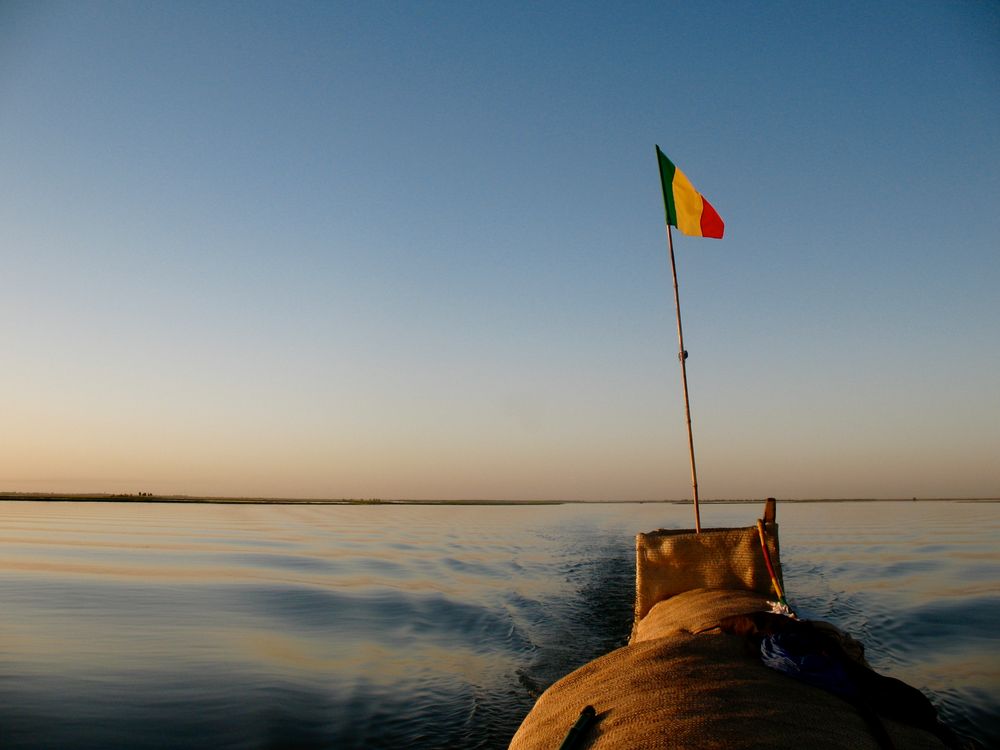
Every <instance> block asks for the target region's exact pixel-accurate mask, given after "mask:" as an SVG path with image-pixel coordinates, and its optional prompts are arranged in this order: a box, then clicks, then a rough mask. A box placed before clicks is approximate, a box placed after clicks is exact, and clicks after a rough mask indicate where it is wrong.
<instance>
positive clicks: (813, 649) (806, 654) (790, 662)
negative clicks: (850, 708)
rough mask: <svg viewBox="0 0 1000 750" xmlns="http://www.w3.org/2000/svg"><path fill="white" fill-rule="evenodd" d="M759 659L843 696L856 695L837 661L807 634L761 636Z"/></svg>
mask: <svg viewBox="0 0 1000 750" xmlns="http://www.w3.org/2000/svg"><path fill="white" fill-rule="evenodd" d="M760 658H761V659H762V660H763V662H764V664H765V665H766V666H768V667H770V668H771V669H776V670H777V671H779V672H783V673H784V674H787V675H789V676H791V677H794V678H795V679H797V680H801V681H802V682H806V683H808V684H810V685H815V686H816V687H819V688H823V689H824V690H827V691H829V692H831V693H834V694H835V695H839V696H841V697H843V698H854V697H856V696H857V694H858V691H857V688H856V687H855V686H854V683H852V682H851V679H850V678H849V677H848V676H847V671H846V670H845V669H844V666H843V664H842V663H841V661H840V660H839V659H838V658H836V657H835V656H833V655H831V654H829V653H827V652H826V650H825V649H824V647H823V644H822V642H821V641H819V640H817V639H815V638H811V637H809V636H808V635H807V634H804V633H797V632H794V631H793V632H785V633H776V634H775V635H769V636H765V637H764V638H763V639H762V640H761V642H760Z"/></svg>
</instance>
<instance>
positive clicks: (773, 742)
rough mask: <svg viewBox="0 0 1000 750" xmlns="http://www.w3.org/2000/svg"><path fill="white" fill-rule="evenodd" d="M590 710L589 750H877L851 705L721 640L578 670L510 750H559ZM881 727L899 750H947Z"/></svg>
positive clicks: (632, 651)
mask: <svg viewBox="0 0 1000 750" xmlns="http://www.w3.org/2000/svg"><path fill="white" fill-rule="evenodd" d="M587 705H592V706H594V708H595V709H596V710H597V723H596V725H595V726H594V727H593V728H592V729H591V731H590V732H589V733H588V735H587V739H586V741H585V742H584V744H583V747H584V748H590V749H591V750H661V749H662V750H666V748H671V749H673V750H677V749H678V748H729V749H731V748H807V750H842V748H871V749H872V750H878V744H877V743H876V742H875V740H874V739H873V737H872V734H871V732H870V730H869V728H868V726H867V724H866V723H865V721H864V720H863V719H862V718H861V717H860V716H859V715H858V714H857V713H856V712H855V710H854V709H853V708H852V707H851V706H850V705H848V704H847V703H845V702H843V701H841V700H840V699H838V698H836V697H834V696H832V695H830V694H829V693H826V692H824V691H822V690H820V689H818V688H813V687H810V686H808V685H804V684H803V683H800V682H797V681H795V680H793V679H791V678H789V677H786V676H784V675H782V674H780V673H778V672H775V671H773V670H771V669H768V668H767V667H765V666H763V665H762V664H761V663H760V661H759V660H758V659H757V658H756V657H755V656H753V655H752V654H750V653H748V650H747V646H746V641H745V640H744V639H743V638H740V637H738V636H732V635H726V634H720V633H704V634H701V635H691V634H687V633H677V634H675V635H674V636H672V637H669V638H658V639H656V640H648V641H641V642H638V643H635V644H633V645H630V646H625V647H624V648H620V649H618V650H617V651H612V652H611V653H610V654H607V655H606V656H603V657H601V658H600V659H597V660H595V661H593V662H590V663H589V664H587V665H585V666H583V667H581V668H580V669H578V670H576V671H575V672H573V673H572V674H570V675H568V676H566V677H564V678H563V679H562V680H560V681H559V682H557V683H555V684H554V685H553V686H552V687H550V688H549V689H548V690H546V691H545V693H544V694H542V696H541V697H540V698H539V699H538V702H537V703H536V704H535V707H534V708H533V709H532V711H531V713H529V714H528V716H527V718H525V720H524V722H523V723H522V724H521V727H520V729H518V731H517V733H516V734H515V735H514V738H513V740H512V741H511V744H510V747H511V750H557V748H559V746H560V744H561V743H562V741H563V738H564V737H565V736H566V732H567V731H568V730H569V728H570V727H571V726H573V724H574V723H575V722H576V720H577V717H578V716H579V714H580V710H581V709H582V708H583V707H584V706H587ZM885 724H886V727H887V729H888V730H889V733H890V734H891V736H892V739H893V741H894V743H895V745H896V747H897V748H900V749H903V748H908V749H911V750H923V749H924V748H927V750H931V749H934V750H940V749H941V748H944V747H945V746H944V745H943V744H942V743H941V742H940V741H939V740H938V739H937V738H936V737H934V736H932V735H930V734H928V733H926V732H923V731H920V730H917V729H913V728H911V727H907V726H904V725H901V724H896V723H894V722H890V721H886V722H885Z"/></svg>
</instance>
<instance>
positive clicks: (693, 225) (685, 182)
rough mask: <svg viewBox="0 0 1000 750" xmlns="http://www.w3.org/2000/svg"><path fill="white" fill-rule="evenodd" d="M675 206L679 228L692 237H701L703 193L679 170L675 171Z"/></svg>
mask: <svg viewBox="0 0 1000 750" xmlns="http://www.w3.org/2000/svg"><path fill="white" fill-rule="evenodd" d="M673 188H674V205H675V206H676V207H677V228H678V229H680V230H681V231H682V232H684V234H686V235H689V236H692V237H701V236H702V234H701V210H702V198H701V193H699V192H698V191H697V190H695V189H694V185H692V184H691V181H690V180H689V179H688V178H687V177H686V176H685V175H684V173H683V172H681V170H679V169H676V168H675V169H674V182H673Z"/></svg>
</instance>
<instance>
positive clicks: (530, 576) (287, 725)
mask: <svg viewBox="0 0 1000 750" xmlns="http://www.w3.org/2000/svg"><path fill="white" fill-rule="evenodd" d="M758 511H759V508H758V507H756V506H713V507H710V508H707V509H705V513H704V515H705V516H706V517H707V518H708V519H710V523H711V525H746V524H748V523H750V522H752V520H753V518H755V516H756V514H757V513H758ZM0 520H2V522H3V523H2V531H0V542H2V544H0V601H2V602H3V610H2V614H0V746H2V747H5V748H29V747H30V748H35V747H45V746H48V747H66V748H107V747H130V748H157V747H170V748H201V747H205V748H209V747H211V748H219V747H223V748H260V747H274V748H278V747H303V748H309V747H328V748H329V747H343V748H351V747H358V748H360V747H392V746H398V745H406V746H409V747H412V748H438V747H440V748H445V747H471V748H475V747H480V748H499V747H506V744H507V742H508V741H509V738H510V736H511V735H512V734H513V731H514V730H515V729H516V727H517V724H518V723H519V722H520V719H521V718H522V716H523V715H524V713H525V712H526V711H527V710H528V709H529V708H530V706H531V704H532V702H533V700H534V698H535V697H537V695H538V693H539V692H540V691H541V690H543V689H544V688H545V687H546V686H547V685H548V684H550V683H551V682H552V681H554V680H555V679H557V678H559V677H561V676H562V675H563V674H565V673H566V672H567V671H569V670H571V669H573V668H575V667H576V666H578V665H579V664H581V663H583V662H585V661H587V660H589V659H591V658H594V657H595V656H597V655H599V654H602V653H605V652H606V651H608V650H610V649H612V648H615V647H617V646H619V645H621V644H623V643H624V641H625V639H626V638H627V634H628V630H629V626H630V620H631V607H632V595H633V575H634V562H633V559H632V557H633V554H634V551H633V550H634V546H633V544H634V543H633V535H634V534H635V532H636V531H639V530H649V529H652V528H656V527H658V526H666V527H686V526H688V525H689V509H687V508H684V507H678V506H663V505H629V506H607V505H603V506H541V507H538V506H536V507H515V508H496V507H447V506H430V507H400V506H389V507H345V506H306V507H298V506H294V507H289V506H209V505H197V506H184V505H155V504H143V505H137V506H132V505H122V504H100V503H83V504H47V503H10V502H4V503H0ZM779 520H780V521H781V523H782V542H783V552H782V558H783V561H784V564H785V576H786V584H787V588H788V590H789V594H790V597H791V599H792V603H793V605H795V606H797V607H798V608H799V609H800V610H801V611H802V612H803V614H805V615H806V616H813V617H823V618H825V619H830V620H833V621H835V622H837V623H839V624H841V625H842V626H844V627H846V628H847V629H848V630H850V631H852V632H854V633H855V634H857V635H859V636H860V637H862V638H864V639H865V640H866V641H867V642H868V648H869V658H870V659H871V661H872V662H873V664H874V665H875V666H876V667H877V668H880V669H884V670H888V671H890V672H892V673H893V674H894V675H895V676H899V677H902V678H903V679H906V680H908V681H910V682H913V683H914V684H916V685H918V686H919V687H921V688H924V689H926V690H928V691H929V692H930V693H931V694H932V697H933V698H934V700H935V702H936V703H937V704H938V705H939V706H941V707H942V709H943V710H944V712H945V714H946V715H947V716H948V717H949V718H950V719H952V720H953V721H954V722H955V723H956V724H958V725H959V728H960V729H964V730H965V731H967V732H974V733H978V734H979V736H980V737H982V738H985V741H987V742H992V741H993V740H1000V730H998V728H997V726H996V715H997V713H998V707H1000V704H998V702H997V699H996V698H995V697H993V696H996V695H997V694H998V693H1000V666H998V663H997V654H998V652H1000V650H998V648H997V646H998V640H997V635H996V634H995V632H994V629H993V627H992V624H993V623H995V622H997V620H998V616H1000V557H998V553H997V552H996V550H995V549H994V544H995V539H996V531H997V529H998V525H1000V524H998V521H1000V506H997V505H982V506H976V505H956V504H944V503H918V504H909V503H905V504H904V503H880V504H874V505H872V504H856V503H855V504H837V505H836V506H832V507H827V506H817V505H812V504H810V505H792V504H784V505H781V506H779Z"/></svg>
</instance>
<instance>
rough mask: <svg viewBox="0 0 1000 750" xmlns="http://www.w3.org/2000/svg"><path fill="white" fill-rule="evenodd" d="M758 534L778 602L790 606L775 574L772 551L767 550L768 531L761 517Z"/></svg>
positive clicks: (758, 521)
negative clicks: (765, 529)
mask: <svg viewBox="0 0 1000 750" xmlns="http://www.w3.org/2000/svg"><path fill="white" fill-rule="evenodd" d="M757 535H758V536H759V537H760V548H761V549H762V550H763V551H764V564H765V565H767V572H768V575H770V576H771V585H772V586H774V593H776V594H777V595H778V604H780V605H782V606H784V607H788V602H786V601H785V593H784V592H783V591H782V590H781V584H780V583H778V576H777V575H775V573H774V566H773V565H771V553H770V552H768V551H767V533H766V532H765V531H764V522H763V521H762V520H761V519H759V518H758V519H757Z"/></svg>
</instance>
